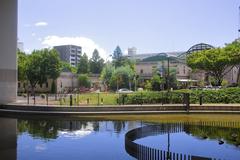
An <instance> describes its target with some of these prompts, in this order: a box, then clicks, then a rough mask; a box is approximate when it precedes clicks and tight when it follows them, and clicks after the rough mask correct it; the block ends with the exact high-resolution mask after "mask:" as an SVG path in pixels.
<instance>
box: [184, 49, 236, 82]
mask: <svg viewBox="0 0 240 160" xmlns="http://www.w3.org/2000/svg"><path fill="white" fill-rule="evenodd" d="M239 62H240V52H235V50H234V49H231V47H225V48H216V49H210V50H203V51H200V52H196V53H192V54H190V55H188V56H187V64H188V65H189V66H190V67H191V68H192V69H200V70H204V71H206V72H207V73H208V74H209V75H210V76H212V77H213V78H214V79H215V84H216V85H218V86H220V85H221V83H222V81H223V77H224V75H226V74H227V73H228V72H229V71H230V70H231V69H232V68H233V67H234V66H235V65H237V64H239Z"/></svg>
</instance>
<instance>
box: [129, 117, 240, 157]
mask: <svg viewBox="0 0 240 160" xmlns="http://www.w3.org/2000/svg"><path fill="white" fill-rule="evenodd" d="M239 128H240V123H234V122H232V123H229V122H227V123H221V122H216V123H214V122H208V123H206V122H200V123H166V124H160V125H150V126H144V127H140V128H137V129H133V130H131V131H129V132H127V134H126V136H125V149H126V151H127V152H128V153H129V154H130V155H131V156H133V157H135V158H137V159H144V160H145V159H146V160H155V159H156V160H157V159H161V160H162V159H163V160H168V159H171V160H175V159H178V158H179V159H182V158H183V159H187V160H192V159H199V160H202V159H214V158H211V157H212V156H211V155H214V156H218V157H217V158H222V157H223V159H233V160H235V159H236V158H237V157H238V158H239V156H240V149H239V148H237V147H238V146H239V144H240V129H239ZM183 133H184V134H183ZM186 134H187V135H188V136H186ZM157 135H166V136H165V138H166V139H167V141H165V142H166V143H167V144H163V143H162V142H163V136H157ZM149 137H150V138H149ZM189 137H196V138H197V140H196V138H195V139H194V138H189ZM180 139H182V141H179V140H180ZM206 139H207V140H208V142H207V143H202V141H205V140H206ZM171 141H172V142H171ZM188 141H190V142H188ZM215 141H217V142H218V144H217V143H213V144H211V143H212V142H215ZM151 143H153V144H154V143H155V144H158V145H155V147H154V145H152V144H151ZM176 143H181V145H179V144H176ZM224 143H226V144H227V145H226V147H225V148H219V147H218V146H216V145H222V144H224ZM205 144H209V146H204V145H205ZM233 145H234V146H235V148H230V146H233ZM156 146H158V147H159V146H160V148H156ZM161 146H165V147H161ZM170 146H174V147H173V149H170ZM210 146H211V147H210ZM183 148H188V149H187V151H186V152H185V153H178V151H179V150H184V149H183ZM191 148H199V150H198V151H197V152H196V151H192V149H191ZM218 149H219V150H218ZM236 149H237V150H236ZM175 150H177V151H175ZM215 151H217V152H218V153H217V154H213V153H214V152H215ZM229 153H230V154H229ZM226 154H229V156H228V157H226ZM201 155H202V156H201ZM203 155H204V156H203ZM206 155H208V156H207V157H206ZM214 156H213V157H214ZM209 157H210V158H209Z"/></svg>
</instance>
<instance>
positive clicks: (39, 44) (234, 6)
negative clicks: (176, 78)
mask: <svg viewBox="0 0 240 160" xmlns="http://www.w3.org/2000/svg"><path fill="white" fill-rule="evenodd" d="M18 3H19V4H18V38H19V41H21V42H24V49H25V51H26V52H31V51H32V50H33V49H41V48H46V47H52V46H54V45H62V44H75V45H80V46H82V47H83V51H84V52H86V53H87V54H88V55H89V56H91V55H92V52H93V50H94V49H95V48H96V49H98V50H99V52H100V55H101V56H102V57H104V58H108V56H109V55H110V54H112V53H113V50H114V49H115V48H116V46H117V45H119V46H120V47H121V49H122V51H123V52H124V53H125V54H126V53H127V48H128V47H136V48H137V53H138V54H141V53H160V52H171V51H186V50H188V49H189V48H190V47H191V46H192V45H194V44H197V43H201V42H203V43H208V44H211V45H213V46H215V47H221V46H224V44H225V43H229V42H232V41H233V40H235V39H236V38H237V37H238V24H239V10H238V8H239V6H240V1H239V0H18Z"/></svg>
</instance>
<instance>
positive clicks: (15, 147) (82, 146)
mask: <svg viewBox="0 0 240 160" xmlns="http://www.w3.org/2000/svg"><path fill="white" fill-rule="evenodd" d="M153 124H154V125H153ZM152 125H153V126H161V125H162V123H156V122H155V123H146V122H143V121H130V120H126V121H106V120H104V121H103V120H95V121H93V120H89V119H88V120H82V119H81V120H79V119H71V120H59V119H54V118H50V119H47V120H44V119H43V120H37V119H26V118H20V119H13V118H0V128H1V132H0V159H7V160H48V159H51V160H52V159H57V160H65V159H69V160H79V159H84V160H92V159H93V160H94V159H104V160H108V159H109V160H113V159H114V160H115V159H119V160H128V159H130V160H131V159H135V158H134V157H133V156H131V155H130V154H129V153H128V152H127V151H126V149H125V134H126V133H127V132H128V131H130V130H133V129H135V128H141V127H146V126H152ZM171 125H172V124H171ZM171 125H170V128H171ZM167 126H168V125H167V124H164V127H165V128H163V130H164V132H161V133H157V132H155V133H154V134H152V132H151V130H148V132H149V134H148V133H147V132H145V131H144V136H143V137H138V138H136V140H135V141H134V142H135V143H137V144H140V145H144V146H148V147H151V148H155V149H158V150H163V151H168V150H170V151H171V152H174V153H181V154H187V155H196V156H200V157H210V158H217V159H226V160H237V159H240V147H239V145H240V130H239V128H240V125H239V126H233V127H229V126H227V127H223V126H204V127H199V126H197V125H192V124H191V125H181V126H180V129H178V132H173V131H172V130H171V129H170V130H166V129H169V127H167ZM181 127H182V128H181ZM220 142H221V143H222V142H223V144H220ZM151 159H152V158H151Z"/></svg>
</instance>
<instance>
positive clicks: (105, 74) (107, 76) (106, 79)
mask: <svg viewBox="0 0 240 160" xmlns="http://www.w3.org/2000/svg"><path fill="white" fill-rule="evenodd" d="M114 70H115V68H114V67H113V66H112V65H111V64H106V65H105V66H104V68H103V70H102V72H101V75H100V79H101V80H102V82H103V84H104V86H105V88H106V89H107V90H108V88H109V86H110V82H111V77H112V74H113V72H114Z"/></svg>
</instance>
